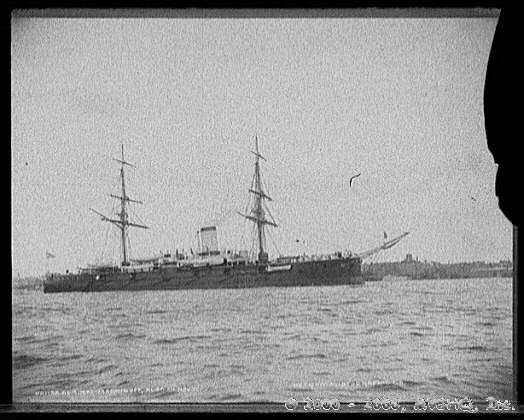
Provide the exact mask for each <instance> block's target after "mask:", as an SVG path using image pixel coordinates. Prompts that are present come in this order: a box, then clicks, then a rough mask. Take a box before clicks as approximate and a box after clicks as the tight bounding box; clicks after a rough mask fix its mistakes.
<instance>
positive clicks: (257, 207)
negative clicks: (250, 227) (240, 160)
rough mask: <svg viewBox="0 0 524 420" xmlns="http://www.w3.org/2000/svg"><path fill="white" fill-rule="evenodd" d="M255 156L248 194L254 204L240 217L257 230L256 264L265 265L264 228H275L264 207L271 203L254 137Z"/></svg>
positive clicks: (273, 221)
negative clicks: (249, 222) (261, 171)
mask: <svg viewBox="0 0 524 420" xmlns="http://www.w3.org/2000/svg"><path fill="white" fill-rule="evenodd" d="M251 153H253V154H254V155H255V174H254V176H253V181H252V183H251V188H249V190H248V191H249V192H250V193H251V194H253V195H254V198H255V199H254V203H253V207H252V208H251V211H250V214H242V213H239V214H240V215H241V216H243V217H245V218H246V219H247V220H249V221H251V222H253V223H254V224H255V226H256V228H257V236H258V262H259V263H266V262H267V261H268V255H267V252H266V250H265V249H266V235H265V231H264V228H265V226H266V225H269V226H273V227H277V224H276V223H275V220H274V219H273V216H272V215H271V212H270V211H269V209H268V208H267V207H265V205H264V201H265V200H268V201H272V199H271V197H269V196H268V195H267V194H266V193H265V192H264V190H263V188H262V178H261V176H260V159H263V160H266V159H265V158H264V156H262V155H261V154H260V152H259V150H258V137H257V136H255V151H251ZM266 212H267V214H268V215H269V217H270V218H271V220H269V219H266Z"/></svg>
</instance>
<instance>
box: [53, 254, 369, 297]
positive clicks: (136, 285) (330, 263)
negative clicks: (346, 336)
mask: <svg viewBox="0 0 524 420" xmlns="http://www.w3.org/2000/svg"><path fill="white" fill-rule="evenodd" d="M360 266H361V260H360V259H359V258H344V259H336V260H327V261H308V262H297V263H293V264H291V269H286V270H282V271H271V272H268V271H267V270H266V266H265V265H238V266H226V265H219V266H207V267H198V268H196V267H187V268H182V267H181V268H177V267H168V266H163V267H162V266H161V267H160V268H158V269H156V270H152V271H144V272H137V273H124V272H117V273H108V274H103V273H100V274H98V275H97V274H66V275H52V276H49V277H48V278H46V280H45V281H44V293H60V292H104V291H112V290H182V289H239V288H252V287H299V286H329V285H332V286H334V285H343V284H362V283H364V279H363V277H362V274H361V269H360ZM97 277H98V278H97Z"/></svg>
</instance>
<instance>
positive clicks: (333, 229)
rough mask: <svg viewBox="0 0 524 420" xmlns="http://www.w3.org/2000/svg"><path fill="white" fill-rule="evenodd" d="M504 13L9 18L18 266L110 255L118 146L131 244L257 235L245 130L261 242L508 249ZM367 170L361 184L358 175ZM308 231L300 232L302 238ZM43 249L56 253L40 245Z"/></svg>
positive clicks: (115, 244)
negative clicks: (260, 186)
mask: <svg viewBox="0 0 524 420" xmlns="http://www.w3.org/2000/svg"><path fill="white" fill-rule="evenodd" d="M496 22H497V18H496V17H487V18H486V17H483V18H432V19H424V18H409V19H408V18H329V19H328V18H316V19H307V18H274V19H273V18H271V19H270V18H267V19H260V18H259V19H255V18H252V19H241V18H237V19H225V18H224V19H211V18H205V19H175V18H173V19H171V18H169V19H167V18H165V19H162V18H160V19H158V18H133V19H119V18H75V19H72V18H71V19H66V18H13V19H12V30H11V31H12V32H11V34H12V41H11V127H12V128H11V177H12V178H11V212H12V219H11V220H12V225H11V232H12V268H13V273H20V274H21V275H30V274H38V273H43V272H45V271H46V270H47V269H51V270H52V271H64V270H65V269H73V270H75V269H76V268H77V267H79V266H85V265H86V264H89V263H101V262H111V261H113V262H117V261H119V259H120V253H121V251H120V245H119V243H120V242H119V236H118V235H119V232H118V229H117V228H116V227H114V226H112V225H111V224H109V223H106V222H102V221H101V220H100V217H98V216H96V215H95V214H94V213H92V212H90V210H89V208H94V209H96V210H98V211H100V212H102V213H104V214H107V215H114V213H115V211H116V207H115V206H116V205H117V204H118V203H117V202H116V200H114V199H112V198H111V197H109V194H110V193H113V194H117V193H119V165H118V163H117V162H115V161H114V160H112V159H113V158H118V157H119V154H120V145H121V144H124V147H125V154H126V160H128V161H130V162H132V163H134V164H135V165H136V166H137V168H129V169H126V186H127V193H128V195H129V196H130V197H131V198H134V199H137V200H141V201H143V202H144V204H143V205H131V207H132V208H131V210H130V211H131V212H130V218H131V220H133V221H135V222H137V223H144V224H146V225H148V226H149V227H150V229H148V230H141V229H131V231H130V234H129V236H130V242H131V251H130V252H131V256H132V257H135V258H142V257H149V256H154V255H156V254H158V252H160V251H167V250H171V251H174V250H175V249H182V248H183V249H189V248H191V247H192V248H193V249H195V248H196V241H197V239H196V232H197V230H198V229H199V227H201V226H207V225H210V224H216V226H217V229H218V239H219V243H220V246H221V248H223V247H227V248H230V249H235V248H236V249H246V248H249V247H250V245H251V241H252V240H251V230H252V226H251V224H250V223H249V222H248V221H246V220H244V219H243V218H242V217H241V216H239V215H238V214H236V213H235V212H236V211H240V212H242V211H244V210H245V207H246V204H247V203H248V200H249V193H248V191H247V190H248V188H249V186H250V184H251V179H252V176H253V171H254V156H253V155H252V154H251V153H250V150H253V148H254V139H255V135H256V136H257V137H258V139H259V147H260V151H261V153H262V154H263V155H264V157H265V158H266V159H267V162H266V161H262V163H261V166H262V168H261V171H262V177H263V181H264V184H265V186H266V192H267V194H268V195H270V196H271V197H272V198H273V201H272V202H269V203H268V207H269V208H270V210H271V213H272V215H273V216H274V218H275V220H276V222H277V223H278V225H279V226H278V227H277V228H268V231H269V235H268V246H269V253H270V256H276V255H278V254H279V253H281V254H297V253H303V252H306V253H310V254H315V253H321V252H333V251H336V250H339V249H350V250H352V251H354V252H359V251H365V250H367V249H370V248H373V247H375V246H377V244H380V243H381V242H382V240H383V232H387V234H388V237H390V238H392V237H393V236H396V235H398V234H400V233H402V232H404V231H409V232H410V235H409V236H407V237H406V238H405V239H404V240H403V241H401V242H400V243H399V244H398V245H397V246H395V247H394V248H392V249H390V250H388V251H386V252H384V253H382V254H380V255H379V256H376V257H375V259H374V261H395V260H401V259H402V258H404V256H405V255H406V254H407V253H412V254H413V255H414V256H417V257H419V259H422V260H425V259H427V260H431V261H441V262H448V261H453V262H454V261H457V262H458V261H478V260H485V261H498V260H501V259H511V255H512V227H511V224H510V222H509V221H508V220H507V219H505V217H504V216H503V214H502V212H501V211H500V210H499V208H498V202H497V198H496V196H495V189H494V185H495V175H496V170H497V166H496V164H495V163H494V160H493V157H492V155H491V154H490V153H489V151H488V149H487V145H486V135H485V131H484V116H483V104H482V96H483V87H484V80H485V72H486V65H487V60H488V56H489V50H490V46H491V42H492V39H493V34H494V31H495V27H496ZM357 173H360V174H361V176H360V177H358V178H356V179H355V180H354V181H353V183H352V186H351V187H350V186H349V178H350V177H351V176H352V175H355V174H357ZM297 240H299V242H297ZM46 251H49V252H51V253H53V254H54V255H56V258H54V259H50V260H47V259H46Z"/></svg>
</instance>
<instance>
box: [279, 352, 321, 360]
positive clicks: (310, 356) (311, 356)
mask: <svg viewBox="0 0 524 420" xmlns="http://www.w3.org/2000/svg"><path fill="white" fill-rule="evenodd" d="M326 358H327V356H326V355H325V354H323V353H315V354H297V355H295V356H288V357H286V359H287V360H301V359H326Z"/></svg>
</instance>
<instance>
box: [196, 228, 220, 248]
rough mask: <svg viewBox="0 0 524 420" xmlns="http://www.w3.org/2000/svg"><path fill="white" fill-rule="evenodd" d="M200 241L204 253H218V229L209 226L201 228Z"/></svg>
mask: <svg viewBox="0 0 524 420" xmlns="http://www.w3.org/2000/svg"><path fill="white" fill-rule="evenodd" d="M200 241H201V247H202V252H214V251H218V239H217V227H216V226H208V227H203V228H200Z"/></svg>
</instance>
